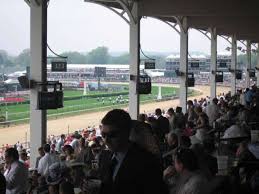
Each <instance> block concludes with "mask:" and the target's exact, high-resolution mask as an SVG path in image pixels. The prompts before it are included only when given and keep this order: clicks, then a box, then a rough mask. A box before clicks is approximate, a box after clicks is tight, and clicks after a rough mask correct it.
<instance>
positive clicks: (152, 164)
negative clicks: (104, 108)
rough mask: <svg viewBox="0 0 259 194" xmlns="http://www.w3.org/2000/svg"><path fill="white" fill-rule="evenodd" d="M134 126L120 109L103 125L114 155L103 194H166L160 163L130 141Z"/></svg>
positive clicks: (107, 115) (105, 138)
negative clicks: (132, 126)
mask: <svg viewBox="0 0 259 194" xmlns="http://www.w3.org/2000/svg"><path fill="white" fill-rule="evenodd" d="M131 122H132V120H131V118H130V116H129V114H128V113H127V112H125V111H124V110H120V109H114V110H112V111H110V112H108V113H107V114H106V115H105V116H104V118H103V119H102V121H101V123H102V127H101V133H102V137H103V138H104V142H105V144H106V145H107V146H108V148H109V149H110V150H111V151H112V152H113V155H112V158H111V161H110V170H109V173H108V174H109V175H108V176H107V179H106V180H105V181H103V183H102V186H101V194H108V193H109V194H110V193H112V194H122V193H123V194H165V193H167V190H166V186H165V184H164V182H163V174H162V168H161V166H160V165H159V161H158V160H157V159H156V157H155V156H154V155H152V154H151V153H149V152H147V151H145V150H143V149H141V148H140V147H139V146H138V145H136V144H133V143H131V142H130V141H129V135H130V131H131Z"/></svg>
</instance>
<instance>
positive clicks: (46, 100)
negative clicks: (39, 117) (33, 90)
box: [38, 82, 64, 110]
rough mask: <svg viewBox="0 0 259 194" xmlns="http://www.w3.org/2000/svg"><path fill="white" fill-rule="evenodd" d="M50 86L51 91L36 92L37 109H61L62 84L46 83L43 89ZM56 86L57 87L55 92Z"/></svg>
mask: <svg viewBox="0 0 259 194" xmlns="http://www.w3.org/2000/svg"><path fill="white" fill-rule="evenodd" d="M48 86H52V87H53V88H54V90H53V91H40V92H38V109H39V110H47V109H58V108H62V107H63V96H64V94H63V90H62V84H61V83H59V82H56V83H50V82H48V83H47V84H46V85H45V87H48ZM57 86H59V88H58V90H57Z"/></svg>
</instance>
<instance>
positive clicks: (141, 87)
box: [137, 75, 152, 94]
mask: <svg viewBox="0 0 259 194" xmlns="http://www.w3.org/2000/svg"><path fill="white" fill-rule="evenodd" d="M151 90H152V84H151V78H150V77H149V76H148V75H140V76H139V79H138V83H137V93H138V94H150V93H151Z"/></svg>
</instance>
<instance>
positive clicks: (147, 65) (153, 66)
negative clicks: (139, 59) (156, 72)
mask: <svg viewBox="0 0 259 194" xmlns="http://www.w3.org/2000/svg"><path fill="white" fill-rule="evenodd" d="M144 64H145V69H156V62H155V61H145V63H144Z"/></svg>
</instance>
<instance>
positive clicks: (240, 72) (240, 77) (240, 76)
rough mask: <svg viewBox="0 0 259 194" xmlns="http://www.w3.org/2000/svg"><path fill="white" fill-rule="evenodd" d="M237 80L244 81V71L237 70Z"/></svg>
mask: <svg viewBox="0 0 259 194" xmlns="http://www.w3.org/2000/svg"><path fill="white" fill-rule="evenodd" d="M236 79H238V80H240V79H242V71H240V70H236Z"/></svg>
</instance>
